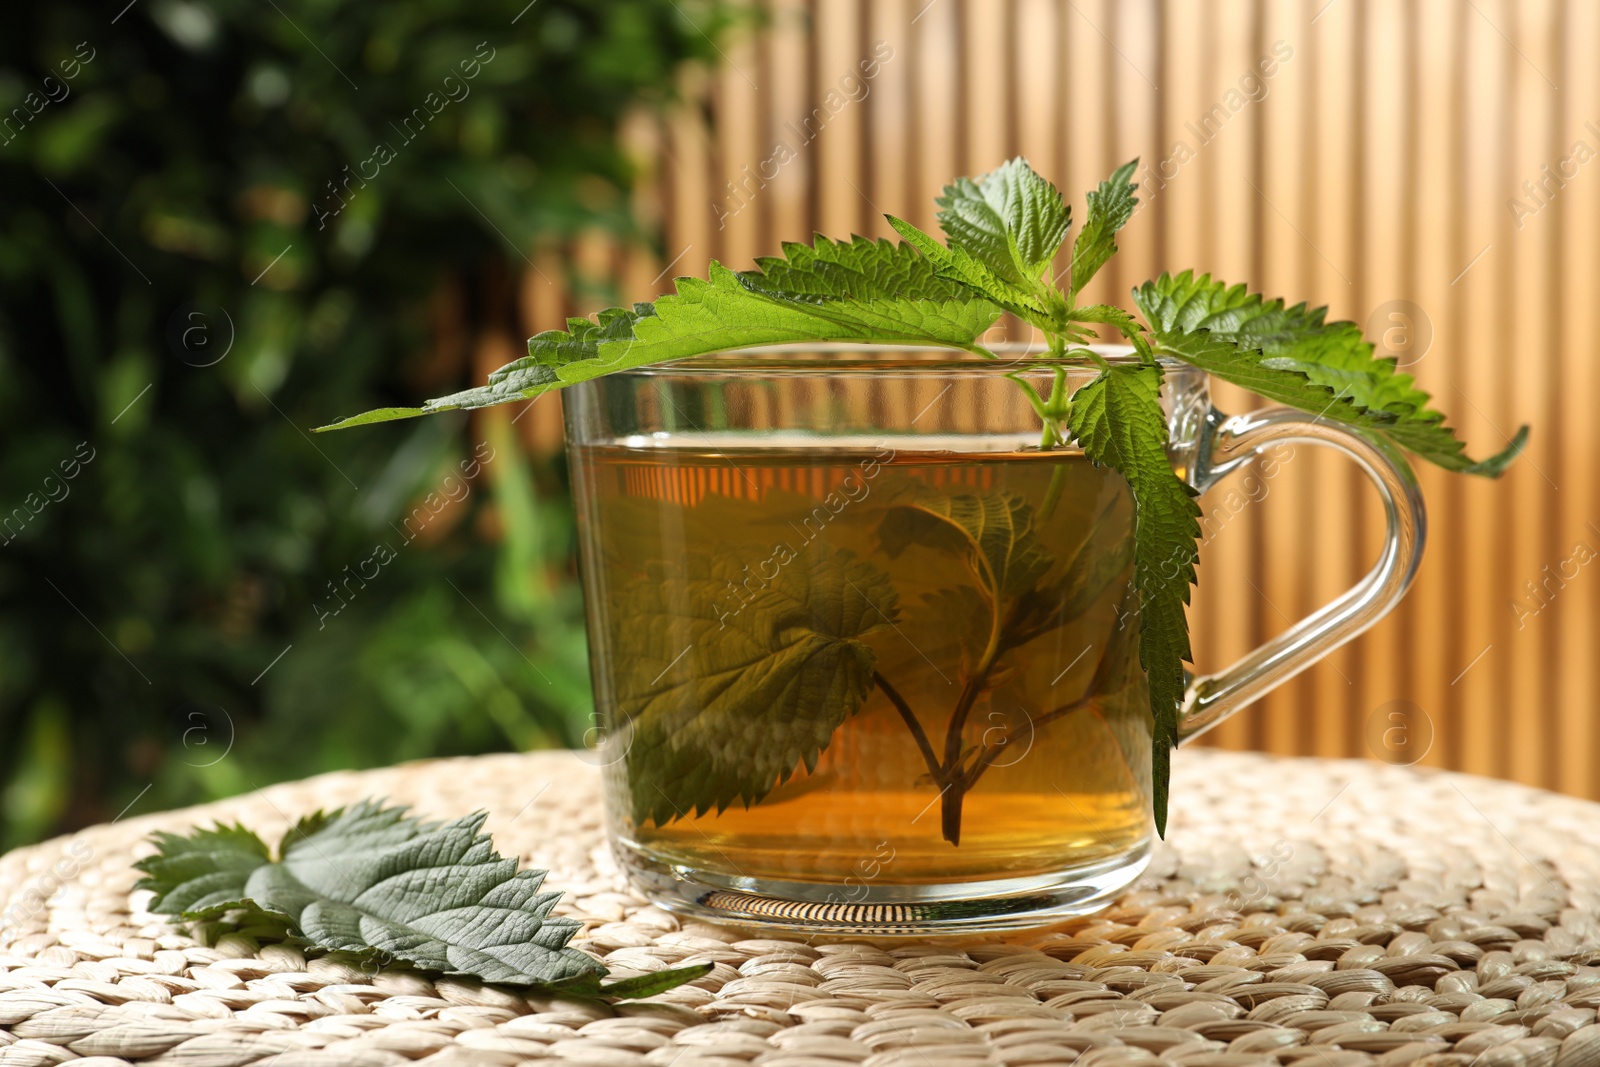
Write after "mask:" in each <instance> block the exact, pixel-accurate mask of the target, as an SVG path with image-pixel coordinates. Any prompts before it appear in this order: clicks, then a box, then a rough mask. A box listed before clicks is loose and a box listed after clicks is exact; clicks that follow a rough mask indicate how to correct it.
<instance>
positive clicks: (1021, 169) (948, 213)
mask: <svg viewBox="0 0 1600 1067" xmlns="http://www.w3.org/2000/svg"><path fill="white" fill-rule="evenodd" d="M938 204H939V208H940V211H939V228H940V229H942V230H944V233H945V236H946V237H948V238H949V239H950V247H951V248H952V249H958V250H960V251H963V252H966V253H967V254H968V255H970V256H971V257H972V258H973V259H976V260H977V261H978V262H979V263H982V264H983V265H984V266H985V267H987V268H988V269H989V270H990V271H992V272H993V273H994V274H995V275H996V276H997V277H999V278H1001V279H1003V280H1004V281H1006V282H1009V283H1010V284H1012V285H1014V286H1017V287H1018V288H1020V289H1023V290H1025V291H1027V290H1033V289H1035V288H1036V287H1037V286H1038V284H1039V278H1040V275H1042V274H1043V273H1044V271H1045V269H1046V268H1048V267H1049V266H1050V261H1051V260H1052V259H1054V258H1055V254H1056V252H1057V251H1059V250H1060V248H1061V242H1062V241H1064V240H1066V237H1067V229H1068V227H1070V226H1071V224H1072V213H1071V211H1070V209H1068V207H1067V202H1066V201H1065V200H1063V199H1062V197H1061V193H1060V192H1058V191H1057V190H1056V187H1055V186H1054V185H1051V184H1050V183H1049V182H1048V181H1046V180H1045V179H1044V178H1042V177H1040V176H1039V175H1038V174H1037V173H1035V172H1034V170H1033V168H1032V167H1030V166H1028V161H1027V160H1025V159H1023V158H1022V157H1020V156H1019V157H1017V158H1016V159H1013V160H1010V161H1008V162H1006V163H1004V164H1002V165H1001V166H999V167H998V168H996V169H995V170H992V171H990V172H989V173H988V174H985V175H984V176H983V177H981V178H979V179H977V180H976V181H974V180H973V179H971V178H957V179H956V181H955V183H954V184H952V185H947V186H945V188H944V193H943V195H941V196H940V197H939V199H938Z"/></svg>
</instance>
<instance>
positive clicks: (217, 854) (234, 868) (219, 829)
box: [136, 824, 272, 919]
mask: <svg viewBox="0 0 1600 1067" xmlns="http://www.w3.org/2000/svg"><path fill="white" fill-rule="evenodd" d="M153 836H154V840H155V843H156V845H157V846H158V847H159V848H160V850H161V851H160V852H158V853H157V854H156V855H154V856H151V857H149V858H148V859H144V860H141V861H140V862H139V863H138V864H136V866H137V867H138V868H139V870H141V871H144V872H145V878H144V879H142V880H141V881H140V883H139V888H141V889H154V890H155V891H156V898H155V900H154V901H152V902H151V904H150V910H151V911H153V912H156V913H158V914H164V915H182V916H183V917H184V918H186V919H211V918H215V917H216V916H218V915H221V914H222V913H223V912H226V911H231V910H233V909H235V908H241V907H244V906H245V905H246V902H245V892H244V886H245V882H246V881H248V880H249V878H250V875H251V873H252V872H253V871H255V869H256V868H257V867H260V866H263V865H264V864H267V863H271V862H272V857H271V855H270V854H269V853H268V851H267V846H266V844H265V843H264V842H263V841H262V840H261V839H260V838H259V837H257V836H256V835H255V834H253V833H251V832H250V831H249V830H246V829H245V828H244V827H243V826H237V825H235V826H223V825H221V824H218V825H217V826H214V827H212V828H211V829H209V830H196V831H195V832H194V833H193V834H190V835H189V836H187V837H184V836H181V835H179V834H172V833H167V832H166V831H160V830H158V831H157V832H156V833H155V834H154V835H153Z"/></svg>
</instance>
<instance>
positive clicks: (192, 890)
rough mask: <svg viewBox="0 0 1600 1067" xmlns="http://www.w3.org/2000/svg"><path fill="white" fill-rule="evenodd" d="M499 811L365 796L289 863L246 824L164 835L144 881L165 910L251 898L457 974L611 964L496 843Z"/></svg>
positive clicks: (316, 827) (308, 830)
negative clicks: (385, 802)
mask: <svg viewBox="0 0 1600 1067" xmlns="http://www.w3.org/2000/svg"><path fill="white" fill-rule="evenodd" d="M485 817H486V816H485V814H484V813H482V812H480V813H478V814H476V815H470V816H467V817H466V818H464V819H457V820H454V821H453V822H448V823H428V822H422V821H421V820H418V819H415V818H411V817H409V816H407V815H406V814H405V811H404V809H401V808H392V807H383V806H381V805H379V804H377V803H374V802H372V801H363V802H362V803H360V804H357V805H355V806H354V807H351V808H345V809H340V810H338V811H335V812H331V813H329V814H328V815H326V816H321V815H319V816H316V817H313V818H310V819H306V820H302V821H301V822H300V823H299V824H298V825H297V826H296V827H295V828H294V829H292V830H291V831H290V832H289V835H288V837H287V838H285V840H284V843H283V846H282V848H281V850H280V851H281V854H282V856H281V859H280V861H279V862H277V863H272V862H269V860H268V858H267V854H266V849H265V847H264V846H263V845H262V844H261V841H260V839H259V838H256V837H255V835H254V834H250V833H249V832H248V831H244V830H241V829H238V828H234V829H231V830H230V829H226V828H218V830H202V831H198V832H197V833H195V834H194V835H192V836H190V837H178V836H175V835H172V834H161V835H157V838H156V841H157V844H158V845H159V846H160V848H161V853H160V854H159V855H157V856H154V857H151V858H149V859H147V860H144V861H142V862H141V864H140V865H139V866H140V869H141V870H143V871H145V872H146V874H147V877H146V879H145V880H144V881H143V882H141V885H142V886H143V887H144V888H149V889H154V890H156V891H157V894H158V895H157V897H156V900H155V902H153V903H152V905H151V908H152V910H154V911H158V912H162V913H166V914H176V915H179V916H180V917H182V918H186V919H187V918H197V917H204V916H205V915H207V914H214V913H215V911H216V909H217V908H219V907H223V906H226V905H230V904H236V903H238V902H240V901H248V902H249V903H250V904H251V905H252V906H254V907H257V908H260V909H262V910H264V911H266V912H268V913H270V914H276V915H282V916H285V917H286V918H287V920H288V922H289V923H290V925H291V926H292V927H293V928H294V929H295V930H296V931H297V932H298V933H299V935H300V936H303V937H304V938H305V939H306V940H307V941H309V942H310V943H311V944H313V945H316V946H318V947H319V948H325V949H331V950H335V951H352V952H373V953H378V954H381V955H382V956H387V957H391V958H393V959H397V960H405V961H407V962H410V963H413V964H416V965H417V966H419V967H422V968H425V969H427V970H432V971H439V972H443V973H446V974H469V975H475V976H477V977H479V978H482V979H484V980H485V981H489V982H502V983H507V984H512V985H551V984H555V983H560V982H563V981H566V980H569V979H573V978H578V977H581V976H583V975H590V974H598V973H603V972H604V970H605V968H604V967H603V966H601V964H600V963H599V962H598V961H596V960H595V959H594V958H592V957H590V956H588V955H586V954H585V953H582V952H579V951H578V950H576V949H572V948H568V947H566V946H567V942H568V941H570V940H572V935H573V934H575V933H576V932H577V931H578V928H579V924H578V923H577V922H575V921H574V920H572V919H562V918H552V917H551V915H550V911H551V909H552V908H554V907H555V905H556V902H557V901H558V900H559V899H560V896H561V894H559V893H552V892H540V885H541V884H542V883H543V881H544V877H545V872H543V871H538V870H524V871H519V870H517V861H516V860H515V859H511V858H509V857H503V856H501V855H499V854H498V853H496V852H495V851H494V849H493V846H492V845H491V843H490V841H489V838H488V836H487V835H485V834H483V833H481V832H480V831H481V830H482V828H483V821H484V819H485ZM241 879H242V881H241ZM222 898H231V899H228V900H224V899H222Z"/></svg>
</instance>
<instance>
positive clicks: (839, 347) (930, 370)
mask: <svg viewBox="0 0 1600 1067" xmlns="http://www.w3.org/2000/svg"><path fill="white" fill-rule="evenodd" d="M985 347H986V348H987V349H988V351H990V352H992V353H994V355H995V356H996V357H998V358H995V359H990V358H989V357H988V356H984V355H980V354H978V353H976V352H970V351H967V350H966V349H962V348H950V347H944V346H940V345H931V344H928V345H880V344H860V343H853V342H841V341H829V342H814V343H804V344H781V345H761V346H758V347H753V348H742V349H735V350H733V351H730V352H719V353H713V354H710V355H705V356H694V357H691V358H689V359H681V360H674V361H673V362H670V363H655V364H651V365H649V366H644V367H632V368H629V369H627V370H622V371H618V372H615V373H616V374H617V375H624V376H639V377H652V376H668V375H681V374H689V375H693V376H696V377H701V376H718V375H739V374H750V373H753V372H759V373H761V374H795V375H815V374H818V373H825V374H829V375H832V374H840V373H846V374H848V373H860V372H869V373H882V372H884V371H894V372H895V373H897V374H914V375H921V374H928V375H939V374H951V373H991V374H995V373H999V374H1012V373H1016V372H1017V371H1019V370H1021V371H1040V370H1050V369H1052V368H1056V367H1063V368H1066V369H1068V370H1098V365H1097V364H1096V363H1095V361H1094V360H1092V359H1090V358H1088V357H1087V356H1070V357H1065V358H1052V357H1050V355H1049V352H1048V350H1047V349H1046V348H1045V346H1044V345H1042V344H1039V343H1036V342H1032V343H1030V342H1007V343H1004V344H996V345H986V346H985ZM1073 347H1075V348H1086V349H1089V350H1090V351H1092V352H1094V353H1095V354H1096V355H1098V356H1100V357H1101V358H1102V359H1104V360H1105V361H1106V362H1108V363H1110V364H1112V365H1114V366H1115V365H1119V364H1130V365H1131V364H1136V363H1138V362H1139V357H1138V354H1137V353H1136V352H1135V351H1134V349H1133V346H1132V345H1117V344H1089V345H1075V346H1073ZM823 355H825V356H828V357H842V358H828V359H815V358H810V357H813V356H823ZM851 356H855V357H858V358H853V359H852V358H849V357H851ZM1156 360H1157V362H1158V363H1160V364H1161V366H1162V368H1163V370H1165V371H1167V372H1178V373H1179V374H1184V373H1185V372H1193V373H1196V374H1197V373H1198V371H1196V369H1195V368H1194V367H1192V366H1191V365H1189V364H1187V363H1184V362H1182V361H1181V360H1177V359H1173V358H1172V357H1170V356H1157V357H1156Z"/></svg>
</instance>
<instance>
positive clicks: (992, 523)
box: [878, 493, 1055, 602]
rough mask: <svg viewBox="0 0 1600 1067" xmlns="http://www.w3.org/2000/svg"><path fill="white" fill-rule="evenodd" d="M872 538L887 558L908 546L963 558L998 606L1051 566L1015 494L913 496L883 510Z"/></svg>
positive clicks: (1026, 509)
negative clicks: (998, 603) (881, 546)
mask: <svg viewBox="0 0 1600 1067" xmlns="http://www.w3.org/2000/svg"><path fill="white" fill-rule="evenodd" d="M878 539H879V542H880V543H881V544H882V545H883V549H884V552H885V553H887V555H888V556H889V558H890V559H898V558H899V557H900V554H901V553H903V552H904V551H905V550H906V548H907V547H908V546H910V545H912V544H923V545H928V546H930V547H934V548H941V549H946V550H949V551H953V552H955V553H957V554H959V555H962V556H964V557H965V558H966V559H967V561H968V564H969V566H971V568H972V571H973V573H974V574H975V575H977V577H978V579H979V581H980V582H981V583H982V584H983V588H984V589H985V590H986V591H987V592H988V594H989V596H990V597H991V598H992V599H993V600H994V601H995V602H999V601H1001V600H1004V599H1006V598H1008V597H1013V596H1016V595H1018V594H1020V593H1022V592H1024V591H1026V590H1028V589H1031V588H1032V587H1033V585H1034V583H1035V582H1036V581H1037V580H1038V579H1039V578H1040V577H1041V576H1042V575H1043V574H1044V572H1045V571H1047V570H1049V569H1050V567H1051V565H1052V564H1053V563H1054V562H1055V561H1054V559H1053V558H1052V557H1051V555H1050V553H1049V552H1048V551H1047V550H1046V549H1045V548H1044V546H1043V545H1041V544H1040V543H1039V537H1038V535H1037V534H1036V533H1034V530H1033V505H1032V504H1029V503H1028V502H1027V501H1026V500H1024V499H1022V497H1020V496H1018V495H1017V494H1015V493H985V494H983V495H981V496H980V495H973V494H963V495H961V496H944V495H940V494H936V493H926V494H921V495H919V496H918V497H917V498H916V499H915V500H913V501H911V502H909V503H904V504H898V505H895V506H893V507H891V508H889V509H888V511H887V512H886V513H885V514H884V517H883V521H882V523H881V524H880V525H879V527H878Z"/></svg>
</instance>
